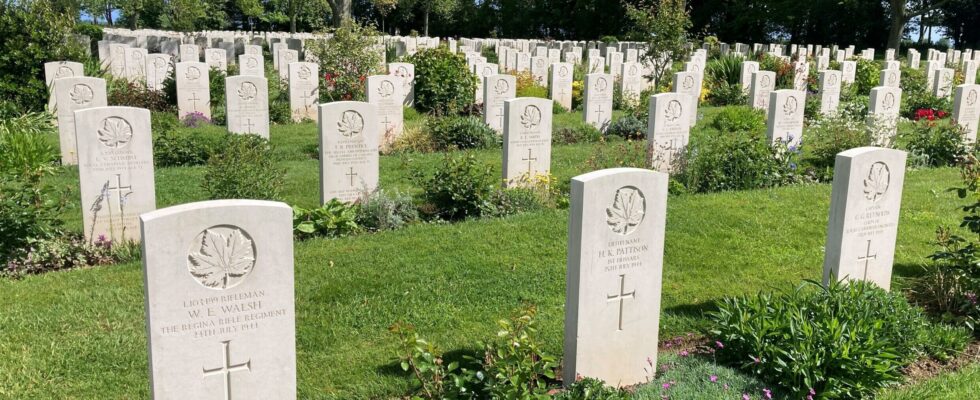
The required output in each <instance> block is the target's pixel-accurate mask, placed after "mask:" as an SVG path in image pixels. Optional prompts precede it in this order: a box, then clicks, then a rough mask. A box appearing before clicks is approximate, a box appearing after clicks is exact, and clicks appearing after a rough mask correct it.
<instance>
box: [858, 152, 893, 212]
mask: <svg viewBox="0 0 980 400" xmlns="http://www.w3.org/2000/svg"><path fill="white" fill-rule="evenodd" d="M890 180H891V173H890V172H889V171H888V165H885V163H883V162H881V161H879V162H876V163H874V164H871V170H870V171H868V177H867V178H865V179H864V198H866V199H868V200H871V201H872V202H876V201H878V200H881V198H882V197H884V196H885V192H887V191H888V185H889V182H890Z"/></svg>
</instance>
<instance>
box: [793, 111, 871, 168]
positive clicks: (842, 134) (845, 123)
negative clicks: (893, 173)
mask: <svg viewBox="0 0 980 400" xmlns="http://www.w3.org/2000/svg"><path fill="white" fill-rule="evenodd" d="M874 141H875V138H874V137H873V135H872V133H871V131H870V130H869V129H868V127H867V125H866V124H865V123H864V122H863V121H860V120H857V119H854V118H851V117H849V116H847V115H845V114H839V115H837V116H832V117H825V118H821V119H817V120H814V121H813V122H812V123H811V124H810V126H809V127H807V129H806V131H805V133H804V134H803V143H804V145H803V147H804V152H803V162H804V163H805V164H806V165H807V167H808V168H810V169H811V170H812V172H813V173H814V174H815V175H816V177H817V179H819V180H821V181H829V180H831V179H833V177H834V163H835V162H836V160H837V153H840V152H842V151H845V150H850V149H853V148H856V147H863V146H870V145H872V144H873V143H874Z"/></svg>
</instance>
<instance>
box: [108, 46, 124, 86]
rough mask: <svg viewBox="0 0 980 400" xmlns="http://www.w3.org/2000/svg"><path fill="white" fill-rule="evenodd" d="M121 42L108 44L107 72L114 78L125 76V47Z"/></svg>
mask: <svg viewBox="0 0 980 400" xmlns="http://www.w3.org/2000/svg"><path fill="white" fill-rule="evenodd" d="M127 48H129V46H127V45H125V44H122V43H111V44H109V73H110V74H112V76H114V77H116V78H125V77H126V49H127Z"/></svg>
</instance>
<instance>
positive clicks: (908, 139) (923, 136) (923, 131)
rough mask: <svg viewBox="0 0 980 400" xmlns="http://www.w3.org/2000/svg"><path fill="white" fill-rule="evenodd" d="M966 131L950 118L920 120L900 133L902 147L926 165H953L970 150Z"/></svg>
mask: <svg viewBox="0 0 980 400" xmlns="http://www.w3.org/2000/svg"><path fill="white" fill-rule="evenodd" d="M965 135H966V132H965V131H964V130H963V128H962V127H961V126H960V125H959V124H957V123H956V122H954V121H952V120H951V119H948V118H947V119H941V120H936V121H929V120H926V119H923V120H920V121H918V122H916V123H914V124H912V127H911V129H908V130H904V131H902V133H901V134H900V141H901V142H903V143H904V147H905V149H906V150H908V151H909V153H911V154H912V155H914V156H915V157H916V158H917V159H919V160H922V162H923V163H924V164H925V165H927V166H947V165H955V164H956V162H957V161H958V160H959V159H960V158H961V157H963V156H965V155H966V154H967V152H968V151H969V150H970V149H969V147H967V145H966V144H965V139H964V138H965Z"/></svg>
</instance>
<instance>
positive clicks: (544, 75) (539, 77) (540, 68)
mask: <svg viewBox="0 0 980 400" xmlns="http://www.w3.org/2000/svg"><path fill="white" fill-rule="evenodd" d="M549 65H550V61H549V60H548V57H531V77H532V78H534V83H535V84H537V85H538V86H546V85H547V84H548V66H549Z"/></svg>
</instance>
